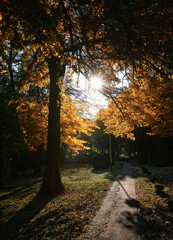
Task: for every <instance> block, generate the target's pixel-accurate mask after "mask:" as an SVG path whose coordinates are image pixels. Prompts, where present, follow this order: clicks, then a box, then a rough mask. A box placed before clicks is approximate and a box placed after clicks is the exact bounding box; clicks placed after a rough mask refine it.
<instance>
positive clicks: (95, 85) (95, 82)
mask: <svg viewBox="0 0 173 240" xmlns="http://www.w3.org/2000/svg"><path fill="white" fill-rule="evenodd" d="M101 85H102V80H101V78H100V77H98V76H93V77H92V78H91V88H92V89H94V90H99V89H100V88H101Z"/></svg>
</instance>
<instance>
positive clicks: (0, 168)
mask: <svg viewBox="0 0 173 240" xmlns="http://www.w3.org/2000/svg"><path fill="white" fill-rule="evenodd" d="M3 187H4V182H3V164H2V158H1V156H0V190H1V189H3Z"/></svg>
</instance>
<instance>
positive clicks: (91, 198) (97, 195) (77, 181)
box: [0, 165, 118, 240]
mask: <svg viewBox="0 0 173 240" xmlns="http://www.w3.org/2000/svg"><path fill="white" fill-rule="evenodd" d="M116 171H118V168H116ZM62 181H63V183H64V186H65V189H66V190H65V192H64V193H63V194H61V195H59V196H57V197H55V198H52V197H51V196H49V195H47V196H39V195H37V193H38V191H39V189H40V186H41V183H42V179H41V178H34V179H30V180H29V179H28V180H27V181H25V182H23V184H21V185H20V186H15V185H14V186H12V187H10V188H6V189H5V190H4V191H3V192H0V216H1V219H0V229H1V231H0V239H6V240H7V239H18V240H21V239H22V240H23V239H34V240H35V239H61V240H63V239H66V240H68V239H70V240H71V239H78V238H79V237H80V235H82V234H83V233H84V232H85V231H86V229H87V227H88V225H89V224H90V222H91V221H92V219H93V218H94V216H95V215H96V212H97V211H98V209H99V207H100V205H101V204H102V202H103V199H104V198H105V196H106V194H107V191H108V190H109V188H110V186H111V183H112V176H111V174H110V173H109V172H106V171H102V172H101V171H100V172H99V171H98V172H93V171H92V168H91V167H90V166H89V165H80V166H66V167H65V168H63V169H62Z"/></svg>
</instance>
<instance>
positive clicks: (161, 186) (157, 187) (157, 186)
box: [154, 182, 165, 192]
mask: <svg viewBox="0 0 173 240" xmlns="http://www.w3.org/2000/svg"><path fill="white" fill-rule="evenodd" d="M154 187H155V190H156V192H161V191H163V189H164V187H165V186H164V184H162V183H158V182H156V183H155V184H154Z"/></svg>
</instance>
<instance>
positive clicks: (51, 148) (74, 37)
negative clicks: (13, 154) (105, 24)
mask: <svg viewBox="0 0 173 240" xmlns="http://www.w3.org/2000/svg"><path fill="white" fill-rule="evenodd" d="M101 4H102V3H100V1H98V2H97V1H90V2H88V1H86V2H85V1H84V2H80V1H77V2H72V1H66V2H65V1H61V0H60V1H36V0H32V1H17V2H16V3H15V5H14V4H13V2H12V1H10V0H8V1H5V0H4V1H3V9H2V11H1V20H2V19H3V21H1V29H2V30H1V41H9V40H11V39H12V38H13V39H17V40H18V39H20V41H21V45H22V47H23V51H24V52H25V53H26V56H27V58H28V59H30V60H33V61H36V59H38V57H39V62H44V63H45V64H46V67H47V69H48V75H49V80H50V84H49V116H48V141H47V152H48V162H49V161H51V160H53V161H54V162H56V164H58V161H59V158H60V156H59V153H60V115H61V113H60V106H61V99H60V97H61V94H60V92H61V83H62V81H63V79H64V74H65V67H66V66H67V65H68V66H71V67H73V66H75V65H79V58H83V59H85V52H86V51H88V49H90V46H93V44H94V43H95V42H96V41H100V39H102V38H101V36H100V35H99V34H100V26H101V25H100V15H101V14H102V12H103V11H102V9H101V8H100V5H101ZM10 19H11V20H10ZM93 23H94V24H93ZM98 33H99V34H98ZM97 35H98V36H97ZM31 62H32V61H30V64H31ZM30 66H32V64H31V65H30ZM28 69H29V68H28ZM78 70H79V68H78ZM30 80H31V79H30ZM40 81H41V79H40ZM30 83H31V85H32V81H31V82H30ZM57 103H58V104H57ZM58 168H59V167H58V166H57V174H56V178H55V179H54V181H55V182H54V186H55V189H54V193H55V194H56V193H59V192H61V191H62V190H63V185H62V183H61V179H60V174H59V170H58ZM54 169H56V168H54ZM57 179H59V180H58V181H57Z"/></svg>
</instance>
